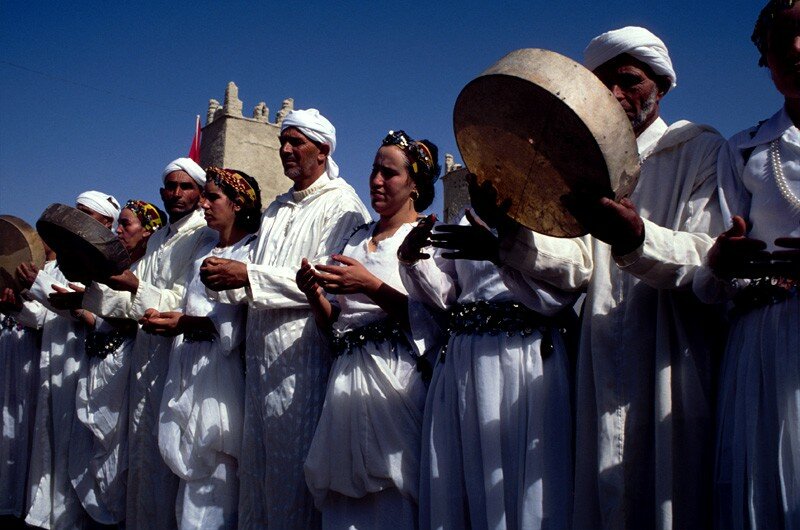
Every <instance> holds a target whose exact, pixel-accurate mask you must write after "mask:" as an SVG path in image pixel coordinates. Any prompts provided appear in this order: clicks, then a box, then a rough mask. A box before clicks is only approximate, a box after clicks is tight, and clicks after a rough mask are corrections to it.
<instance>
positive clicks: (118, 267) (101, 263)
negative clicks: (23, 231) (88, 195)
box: [36, 204, 131, 283]
mask: <svg viewBox="0 0 800 530" xmlns="http://www.w3.org/2000/svg"><path fill="white" fill-rule="evenodd" d="M36 229H37V230H38V231H39V235H40V236H42V239H44V241H45V243H47V244H48V246H50V248H52V249H53V250H54V251H55V253H56V259H57V260H58V267H59V269H61V272H62V273H64V276H66V277H67V279H69V280H70V281H78V282H84V283H88V282H89V281H91V280H97V279H102V278H108V277H109V276H113V275H116V274H119V273H121V272H123V271H125V270H127V269H128V268H129V267H130V265H131V258H130V256H129V255H128V251H127V250H125V247H124V246H123V245H122V242H120V240H119V239H118V238H117V236H116V235H115V234H114V233H113V232H112V231H111V230H109V229H108V228H106V227H105V226H104V225H103V224H102V223H100V222H99V221H97V220H96V219H93V218H92V217H91V216H89V215H87V214H85V213H83V212H82V211H80V210H78V209H76V208H73V207H71V206H67V205H64V204H51V205H50V206H48V207H47V208H46V209H45V211H44V213H42V216H41V217H40V218H39V220H38V221H37V222H36Z"/></svg>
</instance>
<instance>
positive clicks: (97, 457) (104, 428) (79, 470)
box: [69, 264, 138, 525]
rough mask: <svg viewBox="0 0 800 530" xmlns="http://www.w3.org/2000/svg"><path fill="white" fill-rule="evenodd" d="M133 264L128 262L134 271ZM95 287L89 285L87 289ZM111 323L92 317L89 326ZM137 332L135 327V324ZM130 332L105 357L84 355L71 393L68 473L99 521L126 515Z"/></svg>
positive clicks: (104, 327) (108, 328) (100, 328)
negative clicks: (72, 413)
mask: <svg viewBox="0 0 800 530" xmlns="http://www.w3.org/2000/svg"><path fill="white" fill-rule="evenodd" d="M136 270H137V264H134V265H133V266H132V267H131V271H132V272H133V273H134V274H135V273H136ZM97 289H100V290H101V291H103V290H104V291H106V292H109V293H113V291H111V290H110V289H108V288H107V287H105V286H102V285H100V284H95V283H93V284H91V285H90V286H89V289H88V290H89V292H95V290H97ZM114 326H115V325H114V324H112V323H110V322H107V321H105V320H104V319H103V318H102V317H101V316H96V322H95V327H94V331H97V332H100V333H110V332H112V331H113V330H114V329H115V327H114ZM137 331H138V327H137ZM134 338H135V332H134V333H133V335H131V336H129V337H128V338H126V339H125V340H124V341H123V342H122V343H121V344H120V345H119V346H118V347H117V349H116V350H115V351H114V352H111V353H109V354H108V355H107V356H106V357H104V358H100V357H90V356H89V355H88V354H87V355H86V356H85V359H84V362H83V364H82V365H81V371H80V375H79V377H78V387H77V394H76V397H75V406H76V418H75V421H74V422H73V425H72V444H71V447H70V452H69V473H70V479H71V480H72V485H73V487H74V488H75V491H76V492H77V494H78V496H79V497H80V499H81V503H82V504H83V507H84V509H85V510H86V511H87V512H88V513H89V515H90V516H91V517H92V519H94V520H95V521H97V522H98V523H101V524H106V525H111V524H115V523H119V522H121V521H123V520H124V519H125V509H126V504H125V501H126V492H127V477H128V420H129V417H128V416H129V415H128V412H129V393H130V367H131V356H132V354H133V344H134Z"/></svg>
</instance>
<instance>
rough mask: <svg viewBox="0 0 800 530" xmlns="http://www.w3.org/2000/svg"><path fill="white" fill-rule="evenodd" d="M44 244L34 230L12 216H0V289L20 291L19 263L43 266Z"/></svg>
mask: <svg viewBox="0 0 800 530" xmlns="http://www.w3.org/2000/svg"><path fill="white" fill-rule="evenodd" d="M44 260H45V253H44V244H43V243H42V239H41V238H40V237H39V234H37V233H36V230H35V229H34V228H33V227H32V226H31V225H29V224H28V223H26V222H25V221H23V220H22V219H20V218H19V217H14V216H13V215H0V289H5V288H7V287H8V288H11V289H13V290H14V291H16V292H19V291H20V290H21V289H22V286H21V285H20V283H19V282H18V281H17V278H16V270H17V267H18V266H19V265H20V264H21V263H33V264H34V265H36V266H37V267H38V268H42V267H43V266H44Z"/></svg>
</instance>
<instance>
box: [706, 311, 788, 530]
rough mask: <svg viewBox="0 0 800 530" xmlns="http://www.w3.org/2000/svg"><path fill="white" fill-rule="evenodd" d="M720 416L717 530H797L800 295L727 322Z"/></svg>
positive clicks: (716, 479)
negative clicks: (727, 335) (728, 330)
mask: <svg viewBox="0 0 800 530" xmlns="http://www.w3.org/2000/svg"><path fill="white" fill-rule="evenodd" d="M718 413H719V424H718V441H717V458H716V471H715V497H716V503H715V504H716V512H717V513H716V514H715V516H716V517H715V518H716V521H717V527H718V528H726V529H727V528H730V529H737V528H752V529H759V528H761V529H772V528H796V529H800V297H798V296H794V297H792V298H790V299H789V300H786V301H784V302H781V303H778V304H774V305H769V306H766V307H762V308H759V309H755V310H753V311H750V312H748V313H746V314H744V315H742V316H740V317H739V318H738V319H737V320H736V321H735V322H734V323H733V326H732V329H731V332H730V335H729V338H728V345H727V348H726V351H725V357H724V359H723V371H722V379H721V382H720V399H719V411H718Z"/></svg>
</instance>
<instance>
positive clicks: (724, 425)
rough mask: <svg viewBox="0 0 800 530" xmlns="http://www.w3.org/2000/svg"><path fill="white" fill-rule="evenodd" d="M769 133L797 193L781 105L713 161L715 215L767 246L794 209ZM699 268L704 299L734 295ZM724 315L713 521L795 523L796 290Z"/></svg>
mask: <svg viewBox="0 0 800 530" xmlns="http://www.w3.org/2000/svg"><path fill="white" fill-rule="evenodd" d="M775 140H777V142H778V144H777V145H778V146H779V150H780V157H781V161H782V168H783V172H784V175H785V177H786V180H787V183H788V186H789V188H790V190H791V191H792V192H793V193H794V195H795V196H800V130H798V129H797V127H795V126H794V125H793V123H792V121H791V119H790V118H789V116H788V114H787V113H786V110H785V109H782V110H780V111H779V112H777V113H776V114H775V115H774V116H772V117H771V118H770V119H769V120H767V121H766V122H764V123H763V124H761V125H760V127H754V128H752V129H748V130H746V131H742V132H741V133H739V134H737V135H735V136H734V137H733V138H731V139H730V140H729V142H728V147H729V149H726V150H724V151H723V152H722V153H721V156H720V165H719V181H720V189H721V193H722V196H723V199H724V201H723V216H724V217H725V218H726V219H728V218H730V216H731V214H733V215H741V216H743V217H744V218H745V219H746V220H747V221H749V222H751V223H752V227H751V228H750V230H749V232H748V236H749V237H753V238H756V239H761V240H762V241H765V242H766V243H767V245H768V249H769V250H776V249H778V247H776V246H775V244H774V240H775V239H776V238H778V237H800V209H796V208H793V207H792V206H791V205H790V203H789V202H788V201H787V200H786V199H785V198H784V197H783V196H782V195H781V193H780V191H779V189H778V187H777V185H776V181H775V173H774V170H773V165H772V163H771V161H770V153H769V149H770V144H771V143H772V142H773V141H775ZM747 156H749V158H748V160H747V163H746V164H745V157H747ZM706 272H707V273H708V274H707V275H706V277H703V278H701V277H700V275H698V278H697V279H696V280H695V288H696V291H697V292H698V294H699V295H701V296H702V297H703V298H704V299H706V300H708V301H714V300H715V299H718V295H723V296H724V295H726V294H728V295H733V294H734V290H731V289H729V288H728V286H729V285H730V284H729V282H727V281H722V280H716V282H715V281H714V280H715V279H714V277H713V275H712V274H710V272H709V271H708V270H706ZM715 283H716V285H715ZM743 283H746V282H743ZM710 293H715V294H711V295H710ZM732 315H733V318H732V323H731V331H730V334H729V337H728V343H727V348H726V350H725V355H724V357H723V369H722V377H721V380H720V385H719V402H718V425H717V451H716V469H715V473H714V482H715V484H714V485H715V501H716V502H715V507H716V512H715V525H716V527H717V528H719V529H732V530H733V529H746V528H752V529H773V528H800V297H798V295H797V293H796V292H795V294H793V295H792V296H791V297H789V298H788V299H786V300H784V301H782V302H778V303H775V304H770V305H766V306H763V307H759V308H756V309H752V310H750V311H746V312H741V311H737V312H734V313H733V314H732Z"/></svg>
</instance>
